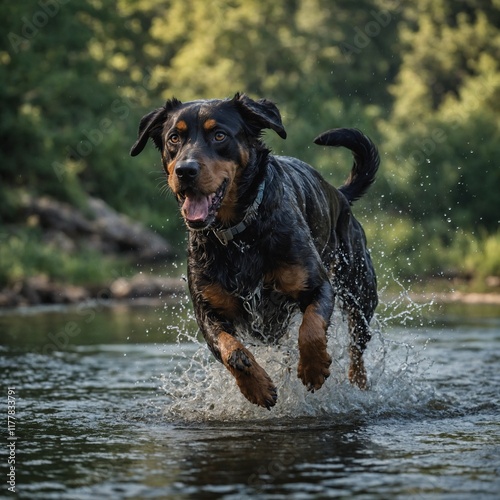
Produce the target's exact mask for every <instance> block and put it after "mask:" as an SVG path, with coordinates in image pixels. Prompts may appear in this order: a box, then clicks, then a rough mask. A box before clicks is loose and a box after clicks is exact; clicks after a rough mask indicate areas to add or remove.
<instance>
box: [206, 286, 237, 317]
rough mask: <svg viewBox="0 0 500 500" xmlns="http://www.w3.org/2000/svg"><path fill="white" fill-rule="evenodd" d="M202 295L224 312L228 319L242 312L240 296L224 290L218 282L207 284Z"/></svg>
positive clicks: (219, 310)
mask: <svg viewBox="0 0 500 500" xmlns="http://www.w3.org/2000/svg"><path fill="white" fill-rule="evenodd" d="M201 295H202V297H203V298H204V299H205V300H206V301H207V302H208V303H209V304H210V305H211V306H212V307H213V308H214V309H215V310H216V311H218V312H220V313H223V314H224V315H226V316H227V318H228V319H231V318H235V317H236V316H238V315H239V314H240V303H239V300H238V298H237V297H234V296H233V295H231V294H230V293H229V292H227V291H226V290H224V288H222V286H221V285H219V284H218V283H213V284H211V285H208V286H206V287H205V288H204V289H203V290H202V292H201Z"/></svg>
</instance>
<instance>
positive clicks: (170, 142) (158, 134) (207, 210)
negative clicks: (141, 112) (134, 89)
mask: <svg viewBox="0 0 500 500" xmlns="http://www.w3.org/2000/svg"><path fill="white" fill-rule="evenodd" d="M265 128H270V129H272V130H274V131H275V132H276V133H277V134H278V135H279V136H280V137H282V138H283V139H285V138H286V132H285V129H284V127H283V124H282V123H281V116H280V113H279V110H278V108H277V107H276V106H275V105H274V104H273V103H272V102H270V101H268V100H265V99H260V100H258V101H254V100H252V99H250V98H249V97H247V96H246V95H244V94H236V95H235V96H234V97H233V98H232V99H224V100H207V101H205V100H203V101H201V100H200V101H191V102H186V103H182V102H180V101H178V100H177V99H171V100H169V101H167V102H166V104H165V106H163V107H161V108H158V109H155V110H154V111H152V112H151V113H149V114H147V115H146V116H144V117H143V118H142V120H141V123H140V126H139V135H138V138H137V141H136V143H135V144H134V145H133V147H132V149H131V151H130V154H131V155H132V156H136V155H138V154H139V153H140V152H141V151H142V150H143V149H144V147H145V146H146V143H147V142H148V139H150V138H151V139H152V140H153V142H154V144H155V145H156V147H157V148H158V149H159V150H160V152H161V155H162V160H163V168H164V170H165V172H166V174H167V178H168V184H169V186H170V188H171V189H172V191H173V193H174V194H175V196H176V197H177V200H178V201H179V205H180V207H181V213H182V216H183V217H184V220H185V221H186V224H187V226H188V227H189V228H191V229H205V228H208V227H210V225H211V224H213V222H214V221H215V220H216V219H219V220H220V221H222V222H223V223H229V222H231V219H232V218H233V215H234V207H235V204H236V201H237V199H236V198H237V191H238V182H239V179H240V178H241V176H242V173H243V172H244V170H245V168H246V167H247V165H248V162H249V161H250V157H251V155H250V152H251V148H252V147H255V144H256V142H257V141H258V140H259V137H260V134H261V132H262V130H263V129H265Z"/></svg>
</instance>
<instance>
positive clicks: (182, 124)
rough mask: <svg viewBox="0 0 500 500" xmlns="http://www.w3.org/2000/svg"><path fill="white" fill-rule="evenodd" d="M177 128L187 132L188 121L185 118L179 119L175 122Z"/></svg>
mask: <svg viewBox="0 0 500 500" xmlns="http://www.w3.org/2000/svg"><path fill="white" fill-rule="evenodd" d="M175 128H176V129H177V130H179V131H180V132H185V131H186V130H187V128H188V126H187V123H186V122H185V121H184V120H179V121H178V122H177V123H176V124H175Z"/></svg>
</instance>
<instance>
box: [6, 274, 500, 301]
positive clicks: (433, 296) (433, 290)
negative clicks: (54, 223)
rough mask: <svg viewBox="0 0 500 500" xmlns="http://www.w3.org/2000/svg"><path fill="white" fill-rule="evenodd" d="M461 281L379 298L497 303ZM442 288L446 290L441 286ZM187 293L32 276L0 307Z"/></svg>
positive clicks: (498, 296) (143, 283)
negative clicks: (74, 282)
mask: <svg viewBox="0 0 500 500" xmlns="http://www.w3.org/2000/svg"><path fill="white" fill-rule="evenodd" d="M464 287H465V285H464V284H462V285H460V286H457V287H456V288H457V289H452V288H451V287H450V284H449V283H443V282H437V283H436V282H433V283H432V284H430V285H429V289H428V290H426V289H419V290H418V291H415V290H412V289H411V287H410V288H409V289H408V290H403V291H401V290H399V291H396V290H385V291H383V292H381V301H384V302H387V301H390V300H391V298H392V297H395V296H399V295H400V294H401V293H404V294H405V295H406V296H407V297H408V299H409V300H411V301H413V302H418V303H430V302H438V303H467V304H492V305H495V304H498V305H500V291H499V289H498V287H492V289H491V291H487V292H477V291H473V290H467V288H466V287H465V288H464ZM445 288H446V289H445ZM187 293H188V290H187V283H186V281H185V279H184V278H181V277H160V276H155V275H151V274H145V273H138V274H136V275H135V276H132V277H131V278H123V277H122V278H118V279H115V280H113V281H111V282H109V283H104V284H101V285H90V286H79V285H73V284H64V283H58V282H55V281H51V280H50V279H48V278H47V277H45V276H34V277H30V278H27V279H24V280H22V281H19V282H18V283H16V284H15V285H14V286H11V287H8V288H4V289H3V290H1V291H0V309H3V310H5V309H16V308H29V307H38V306H54V305H78V304H83V303H86V302H95V301H98V302H99V303H100V304H109V305H111V304H116V303H131V302H133V303H141V304H145V303H155V304H156V303H158V302H161V301H164V300H168V299H169V298H176V297H179V296H184V295H185V294H187Z"/></svg>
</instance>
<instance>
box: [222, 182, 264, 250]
mask: <svg viewBox="0 0 500 500" xmlns="http://www.w3.org/2000/svg"><path fill="white" fill-rule="evenodd" d="M267 182H269V180H267ZM265 189H266V177H265V178H264V179H263V180H262V182H261V183H260V185H259V188H258V190H257V195H256V197H255V199H254V201H253V203H252V204H251V205H250V206H249V207H248V208H247V209H246V211H245V216H244V217H243V220H241V221H240V222H239V223H238V224H236V225H235V226H231V227H229V228H227V229H215V228H214V229H212V232H213V233H214V234H215V236H217V239H218V240H219V241H220V242H221V243H222V245H224V246H226V245H227V244H228V243H229V242H230V241H232V240H233V239H234V237H235V236H236V235H238V234H240V233H242V232H243V231H244V230H245V229H246V228H247V227H248V226H249V225H250V224H251V223H252V222H253V221H254V220H255V218H256V216H257V212H258V210H259V207H260V204H261V203H262V198H263V197H264V190H265Z"/></svg>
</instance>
